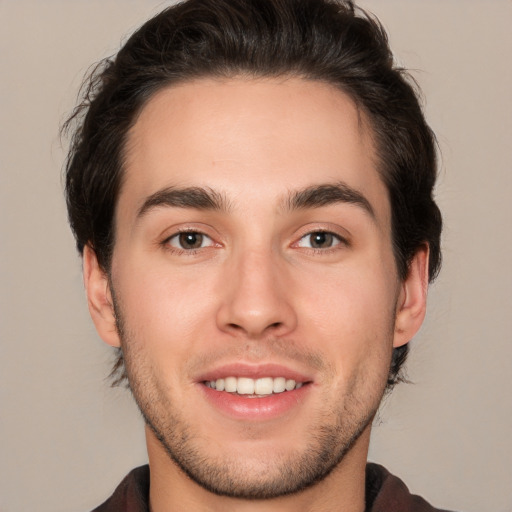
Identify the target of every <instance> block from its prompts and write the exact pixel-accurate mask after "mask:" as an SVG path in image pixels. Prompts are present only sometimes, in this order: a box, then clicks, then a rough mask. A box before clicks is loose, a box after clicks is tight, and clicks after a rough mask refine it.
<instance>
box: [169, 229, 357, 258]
mask: <svg viewBox="0 0 512 512" xmlns="http://www.w3.org/2000/svg"><path fill="white" fill-rule="evenodd" d="M189 234H192V235H194V234H195V235H201V236H203V237H206V238H208V239H209V240H210V241H211V244H210V245H208V246H205V247H197V248H192V249H184V248H179V247H174V246H172V245H171V244H170V242H171V240H172V239H173V238H177V237H180V236H181V235H189ZM320 234H321V235H328V236H332V237H333V239H334V240H333V242H335V243H334V245H332V246H330V247H327V248H317V247H305V246H301V245H300V242H301V241H302V240H304V239H306V238H307V237H311V236H313V235H320ZM161 245H162V246H163V247H164V249H165V250H166V251H169V252H172V253H175V254H186V255H187V256H193V255H195V254H197V253H198V252H199V251H201V250H202V249H208V248H211V247H215V245H216V244H215V242H214V241H213V239H212V238H211V237H210V236H208V235H207V234H205V233H203V232H202V231H199V230H195V229H189V228H187V229H183V230H179V231H178V232H176V233H173V234H172V235H171V236H168V237H167V238H165V239H164V240H163V241H162V242H161ZM217 246H219V244H217ZM338 246H344V247H349V246H350V243H349V241H348V240H347V239H346V238H344V237H342V236H340V235H338V234H337V233H334V232H332V231H329V230H327V229H316V230H313V231H309V232H307V233H304V234H303V235H302V236H301V237H300V238H299V240H298V241H297V242H294V243H293V244H292V247H302V248H303V249H306V250H307V251H308V252H312V253H313V254H326V253H330V252H332V251H336V250H338V249H339V247H338Z"/></svg>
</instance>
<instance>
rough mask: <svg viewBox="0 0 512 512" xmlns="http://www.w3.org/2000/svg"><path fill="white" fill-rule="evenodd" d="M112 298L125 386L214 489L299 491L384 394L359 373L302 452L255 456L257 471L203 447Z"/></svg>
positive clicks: (330, 463) (253, 493)
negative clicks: (361, 392) (364, 392)
mask: <svg viewBox="0 0 512 512" xmlns="http://www.w3.org/2000/svg"><path fill="white" fill-rule="evenodd" d="M111 289H112V288H111ZM112 290H113V289H112ZM112 298H113V307H114V312H115V317H116V327H117V331H118V334H119V337H120V339H121V349H122V353H123V360H124V365H125V371H126V375H127V378H128V383H129V387H130V390H131V392H132V395H133V397H134V399H135V401H136V403H137V405H138V407H139V410H140V411H141V414H142V416H143V418H144V421H145V423H146V425H147V426H148V427H149V428H150V429H151V431H152V432H153V434H154V436H155V437H156V439H158V441H159V442H160V443H161V445H162V447H163V448H164V450H165V452H166V453H167V455H168V456H169V458H170V459H171V461H172V462H173V463H174V464H175V465H176V466H177V467H178V468H179V470H181V471H182V472H183V473H184V474H185V475H187V476H188V477H189V478H190V479H191V480H192V481H193V482H195V483H196V484H198V485H199V486H201V487H202V488H204V489H205V490H207V491H210V492H212V493H214V494H216V495H219V496H227V497H232V498H239V499H250V500H265V499H273V498H278V497H281V496H286V495H290V494H295V493H299V492H301V491H303V490H305V489H307V488H309V487H311V486H313V485H315V484H316V483H318V482H320V481H322V480H324V479H325V478H326V477H327V476H328V475H329V474H330V473H331V472H332V471H333V470H334V469H335V468H336V467H337V466H338V465H339V464H340V463H341V462H342V460H343V459H344V457H345V455H346V454H347V453H348V452H349V451H350V449H351V448H352V447H353V446H354V444H355V443H356V441H357V440H358V439H359V437H360V436H361V434H362V433H363V432H364V431H365V430H366V428H367V427H369V425H370V424H371V422H372V420H373V418H374V416H375V414H376V412H377V409H378V407H379V404H380V401H381V399H382V396H383V395H384V392H385V385H386V379H385V378H383V379H381V386H380V388H379V389H378V390H373V394H374V396H373V400H369V399H368V397H364V396H359V394H358V390H360V389H361V388H364V389H366V388H367V386H366V385H364V381H365V380H366V379H367V378H368V377H369V376H367V375H363V374H361V373H360V374H358V375H356V377H355V378H354V379H353V381H352V382H350V383H349V384H348V385H347V391H346V393H345V395H344V396H343V397H342V398H341V399H340V401H339V403H338V404H335V405H338V407H334V406H333V407H330V408H329V409H328V410H327V411H324V412H323V414H321V415H320V417H319V419H318V421H317V423H316V425H315V426H314V427H312V428H310V429H308V434H309V440H308V442H307V443H306V447H305V448H304V449H302V451H301V452H296V453H290V454H280V455H279V454H276V453H275V452H273V453H268V454H265V457H263V458H262V459H264V460H260V461H258V462H259V463H261V464H263V465H265V466H266V467H265V469H264V470H261V469H260V470H259V471H252V470H251V469H250V468H248V466H247V464H246V462H247V461H246V460H245V459H242V457H238V458H237V459H230V458H229V455H228V454H229V452H230V450H229V446H226V449H225V450H223V451H224V453H225V454H226V456H225V457H223V458H214V457H213V456H211V455H210V454H208V453H204V450H202V447H201V446H200V445H201V443H200V442H198V439H200V434H199V433H198V432H196V429H195V427H194V425H192V424H189V423H187V420H186V419H185V418H184V417H183V415H181V414H180V410H179V407H177V406H175V405H174V404H173V403H172V401H171V398H170V394H169V393H167V392H166V390H165V389H164V388H163V387H162V386H161V385H160V384H159V383H158V382H157V381H156V380H155V379H154V372H153V371H152V369H151V365H150V364H148V361H147V359H146V358H145V356H144V350H143V348H142V345H143V344H142V343H138V342H137V339H136V336H134V335H133V333H132V332H130V330H129V329H128V328H127V325H126V322H125V317H124V315H123V312H122V308H121V307H120V304H119V301H117V300H116V298H115V296H114V293H112ZM393 325H394V322H393ZM388 369H389V368H388ZM385 375H387V372H386V373H385ZM365 398H366V399H365ZM333 418H334V420H333ZM227 441H229V440H228V439H227Z"/></svg>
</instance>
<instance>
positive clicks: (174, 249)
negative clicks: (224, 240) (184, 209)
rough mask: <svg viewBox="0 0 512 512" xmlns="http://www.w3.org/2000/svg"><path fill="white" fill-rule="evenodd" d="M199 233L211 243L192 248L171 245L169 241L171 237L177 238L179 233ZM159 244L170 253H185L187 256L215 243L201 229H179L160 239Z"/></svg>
mask: <svg viewBox="0 0 512 512" xmlns="http://www.w3.org/2000/svg"><path fill="white" fill-rule="evenodd" d="M189 234H190V235H201V236H203V237H206V238H208V239H209V240H210V241H211V242H212V245H209V246H206V247H198V248H194V249H184V248H179V247H173V246H172V245H171V244H170V242H171V240H172V239H173V238H179V237H180V236H181V235H189ZM161 245H162V246H163V247H164V249H165V250H166V251H169V252H171V253H175V254H187V256H193V255H194V254H197V253H198V252H199V251H200V250H202V249H208V248H210V247H212V246H214V245H215V242H213V240H212V238H211V237H210V236H208V235H207V234H205V233H203V232H202V231H199V230H196V229H190V228H187V229H180V230H179V231H178V232H177V233H173V234H172V235H171V236H168V237H167V238H166V239H165V240H162V242H161Z"/></svg>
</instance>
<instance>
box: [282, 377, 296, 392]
mask: <svg viewBox="0 0 512 512" xmlns="http://www.w3.org/2000/svg"><path fill="white" fill-rule="evenodd" d="M284 387H285V388H286V391H291V390H292V389H295V381H294V380H292V379H288V380H287V381H286V384H285V385H284Z"/></svg>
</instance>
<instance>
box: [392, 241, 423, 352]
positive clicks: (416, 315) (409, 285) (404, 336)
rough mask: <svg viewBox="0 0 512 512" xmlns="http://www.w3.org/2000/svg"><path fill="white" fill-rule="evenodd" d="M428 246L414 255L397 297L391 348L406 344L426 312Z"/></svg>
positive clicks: (417, 328)
mask: <svg viewBox="0 0 512 512" xmlns="http://www.w3.org/2000/svg"><path fill="white" fill-rule="evenodd" d="M427 289H428V245H424V246H422V247H421V248H420V249H419V250H418V251H417V252H416V254H415V255H414V257H413V259H412V261H411V263H410V265H409V271H408V274H407V277H406V278H405V280H404V281H403V282H402V284H401V289H400V295H399V297H398V304H397V311H396V318H395V334H394V340H393V347H395V348H396V347H401V346H402V345H405V344H406V343H408V342H409V341H410V340H411V339H412V338H413V337H414V335H415V334H416V333H417V332H418V330H419V328H420V327H421V324H422V323H423V319H424V318H425V313H426V310H427Z"/></svg>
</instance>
